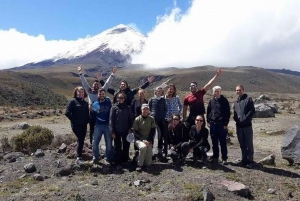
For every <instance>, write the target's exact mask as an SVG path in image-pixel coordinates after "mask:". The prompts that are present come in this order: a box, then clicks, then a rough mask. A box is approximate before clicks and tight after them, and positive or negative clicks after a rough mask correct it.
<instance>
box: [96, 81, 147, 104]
mask: <svg viewBox="0 0 300 201" xmlns="http://www.w3.org/2000/svg"><path fill="white" fill-rule="evenodd" d="M102 83H103V82H101V84H102ZM149 84H150V83H149V82H148V81H147V82H145V83H144V84H143V85H142V86H140V87H138V88H135V89H130V88H129V87H127V88H126V90H125V91H121V89H117V90H115V89H112V88H108V89H107V92H108V93H110V94H111V95H113V96H114V99H113V103H114V104H115V103H116V102H117V94H118V93H119V92H123V93H124V94H126V96H127V98H126V104H127V105H131V102H132V100H133V99H134V96H135V94H136V93H137V92H138V91H139V89H145V88H146V87H148V86H149Z"/></svg>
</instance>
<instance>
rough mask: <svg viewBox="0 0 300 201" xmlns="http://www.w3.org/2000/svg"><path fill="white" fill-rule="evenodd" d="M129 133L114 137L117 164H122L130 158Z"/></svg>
mask: <svg viewBox="0 0 300 201" xmlns="http://www.w3.org/2000/svg"><path fill="white" fill-rule="evenodd" d="M126 137H127V135H116V138H115V139H114V146H115V164H116V165H121V164H122V163H126V162H127V161H128V159H129V147H130V143H129V142H128V141H127V140H126Z"/></svg>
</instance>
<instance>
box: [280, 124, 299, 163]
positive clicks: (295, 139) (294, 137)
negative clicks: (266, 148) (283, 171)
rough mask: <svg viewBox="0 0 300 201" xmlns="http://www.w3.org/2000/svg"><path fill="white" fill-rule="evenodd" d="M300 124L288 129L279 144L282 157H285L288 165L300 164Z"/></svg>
mask: <svg viewBox="0 0 300 201" xmlns="http://www.w3.org/2000/svg"><path fill="white" fill-rule="evenodd" d="M299 150H300V124H298V125H295V126H294V127H292V128H291V129H289V130H288V131H287V132H286V133H285V135H284V137H283V141H282V144H281V154H282V158H283V159H286V160H287V161H288V162H289V164H290V165H293V164H294V163H295V164H300V152H299Z"/></svg>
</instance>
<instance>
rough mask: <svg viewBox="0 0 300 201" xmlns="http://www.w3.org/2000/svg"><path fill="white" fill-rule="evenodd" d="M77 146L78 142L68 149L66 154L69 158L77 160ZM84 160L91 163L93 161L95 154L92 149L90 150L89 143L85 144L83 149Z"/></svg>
mask: <svg viewBox="0 0 300 201" xmlns="http://www.w3.org/2000/svg"><path fill="white" fill-rule="evenodd" d="M76 146H77V142H75V143H72V144H70V145H69V146H68V147H67V150H66V154H67V155H68V156H67V157H68V158H76ZM82 159H83V160H84V161H89V160H92V159H93V152H92V150H91V149H89V146H88V144H87V143H84V145H83V149H82Z"/></svg>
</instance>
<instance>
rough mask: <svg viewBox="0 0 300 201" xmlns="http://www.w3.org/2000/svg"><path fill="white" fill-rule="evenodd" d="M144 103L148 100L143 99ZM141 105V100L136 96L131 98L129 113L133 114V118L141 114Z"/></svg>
mask: <svg viewBox="0 0 300 201" xmlns="http://www.w3.org/2000/svg"><path fill="white" fill-rule="evenodd" d="M145 103H148V101H147V100H146V99H145ZM141 106H142V103H141V100H140V98H136V99H133V100H132V102H131V106H130V107H131V113H132V115H133V119H135V118H136V117H137V116H139V115H141V113H142V112H141Z"/></svg>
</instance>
